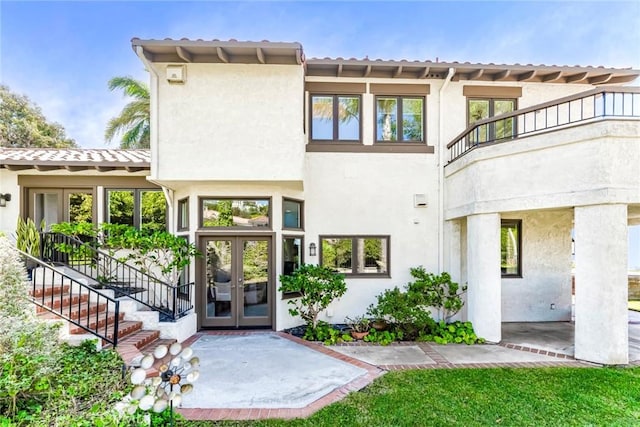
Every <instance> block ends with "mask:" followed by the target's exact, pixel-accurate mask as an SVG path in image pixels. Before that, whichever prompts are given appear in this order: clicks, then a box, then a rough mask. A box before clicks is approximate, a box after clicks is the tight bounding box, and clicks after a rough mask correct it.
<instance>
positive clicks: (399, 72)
mask: <svg viewBox="0 0 640 427" xmlns="http://www.w3.org/2000/svg"><path fill="white" fill-rule="evenodd" d="M400 74H402V65H398V68H396V71H394V72H393V78H394V79H395V78H397V77H400Z"/></svg>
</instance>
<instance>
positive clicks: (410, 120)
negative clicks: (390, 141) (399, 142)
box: [402, 98, 424, 141]
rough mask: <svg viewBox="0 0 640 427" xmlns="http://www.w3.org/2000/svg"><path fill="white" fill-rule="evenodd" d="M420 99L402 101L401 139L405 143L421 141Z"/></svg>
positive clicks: (421, 102) (421, 108)
mask: <svg viewBox="0 0 640 427" xmlns="http://www.w3.org/2000/svg"><path fill="white" fill-rule="evenodd" d="M423 107H424V104H423V100H422V99H418V98H403V99H402V138H403V139H404V140H405V141H422V140H423V139H424V138H423V133H422V112H423V111H424V110H423Z"/></svg>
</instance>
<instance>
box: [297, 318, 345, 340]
mask: <svg viewBox="0 0 640 427" xmlns="http://www.w3.org/2000/svg"><path fill="white" fill-rule="evenodd" d="M302 339H305V340H308V341H322V342H323V343H324V344H325V345H334V344H338V343H341V342H345V341H346V342H349V341H353V338H351V335H349V334H345V333H343V332H341V331H339V330H338V329H336V328H334V327H333V326H331V325H330V324H328V323H327V322H323V321H319V322H318V324H317V325H316V327H315V328H311V327H309V325H307V329H306V330H305V332H304V335H303V336H302Z"/></svg>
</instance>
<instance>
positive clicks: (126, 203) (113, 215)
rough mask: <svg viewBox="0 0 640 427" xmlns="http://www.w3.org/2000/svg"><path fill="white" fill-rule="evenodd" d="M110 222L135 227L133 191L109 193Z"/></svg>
mask: <svg viewBox="0 0 640 427" xmlns="http://www.w3.org/2000/svg"><path fill="white" fill-rule="evenodd" d="M109 222H110V223H111V224H126V225H133V191H130V190H122V191H113V190H112V191H109Z"/></svg>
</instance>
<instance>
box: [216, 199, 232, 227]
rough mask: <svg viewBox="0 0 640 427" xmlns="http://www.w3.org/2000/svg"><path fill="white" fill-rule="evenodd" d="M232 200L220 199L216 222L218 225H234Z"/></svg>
mask: <svg viewBox="0 0 640 427" xmlns="http://www.w3.org/2000/svg"><path fill="white" fill-rule="evenodd" d="M231 205H232V203H231V200H220V201H219V202H218V217H217V218H216V219H215V221H214V224H213V225H215V226H218V227H233V208H232V206H231Z"/></svg>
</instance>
